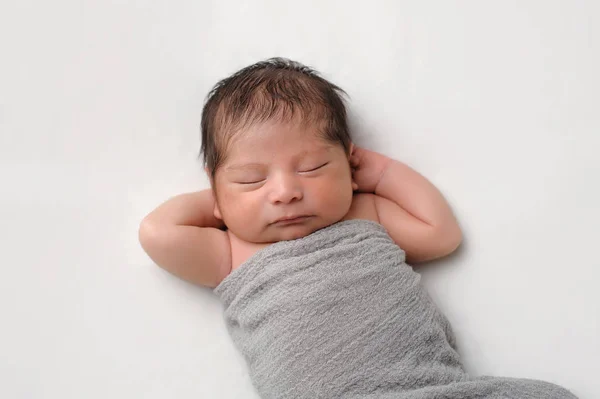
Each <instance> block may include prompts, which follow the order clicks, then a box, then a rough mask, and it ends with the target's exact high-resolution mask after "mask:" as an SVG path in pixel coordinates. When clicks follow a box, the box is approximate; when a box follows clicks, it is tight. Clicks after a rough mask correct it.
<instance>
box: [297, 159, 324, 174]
mask: <svg viewBox="0 0 600 399" xmlns="http://www.w3.org/2000/svg"><path fill="white" fill-rule="evenodd" d="M328 163H329V162H325V163H324V164H323V165H319V166H317V167H316V168H312V169H308V170H301V171H300V173H308V172H314V171H315V170H319V169H321V168H322V167H324V166H325V165H327V164H328Z"/></svg>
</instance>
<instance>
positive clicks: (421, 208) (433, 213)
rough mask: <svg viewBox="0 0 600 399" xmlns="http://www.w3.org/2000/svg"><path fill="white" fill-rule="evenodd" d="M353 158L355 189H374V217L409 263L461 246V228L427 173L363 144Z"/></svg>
mask: <svg viewBox="0 0 600 399" xmlns="http://www.w3.org/2000/svg"><path fill="white" fill-rule="evenodd" d="M351 163H352V164H353V166H355V168H356V169H355V171H354V173H353V176H354V180H355V182H356V183H357V184H358V187H359V188H358V189H359V191H361V192H367V193H374V194H375V195H374V196H373V199H372V202H371V204H372V206H374V208H375V213H376V214H377V218H378V219H379V222H380V223H381V224H382V225H383V226H384V227H385V228H386V229H387V230H388V232H389V234H390V236H391V237H392V238H393V239H394V241H395V242H396V243H397V244H398V245H399V246H400V247H401V248H402V249H404V251H405V252H406V255H407V259H408V261H409V262H413V263H415V262H423V261H427V260H432V259H436V258H440V257H442V256H445V255H448V254H449V253H451V252H453V251H454V250H455V249H456V248H457V247H458V246H459V245H460V243H461V241H462V233H461V230H460V227H459V226H458V223H457V221H456V219H455V217H454V215H453V213H452V211H451V209H450V207H449V205H448V203H447V202H446V200H445V199H444V197H443V196H442V194H441V193H440V192H439V191H438V189H437V188H435V186H434V185H433V184H431V183H430V182H429V181H428V180H427V179H426V178H425V177H423V176H421V175H420V174H419V173H417V172H416V171H414V170H413V169H411V168H410V167H408V166H407V165H405V164H403V163H401V162H399V161H396V160H393V159H391V158H388V157H386V156H384V155H382V154H379V153H376V152H373V151H369V150H365V149H363V148H355V150H354V152H353V155H352V157H351ZM369 202H370V201H369Z"/></svg>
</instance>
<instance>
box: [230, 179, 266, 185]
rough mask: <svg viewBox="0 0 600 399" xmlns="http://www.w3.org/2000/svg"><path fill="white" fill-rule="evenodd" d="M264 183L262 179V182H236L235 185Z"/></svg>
mask: <svg viewBox="0 0 600 399" xmlns="http://www.w3.org/2000/svg"><path fill="white" fill-rule="evenodd" d="M263 181H264V179H262V180H255V181H238V182H236V183H237V184H246V185H248V184H258V183H262V182H263Z"/></svg>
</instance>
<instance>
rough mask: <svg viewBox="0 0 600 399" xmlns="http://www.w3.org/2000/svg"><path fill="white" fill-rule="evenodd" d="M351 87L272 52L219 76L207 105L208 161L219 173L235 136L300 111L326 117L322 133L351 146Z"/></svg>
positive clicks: (204, 148)
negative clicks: (348, 94) (345, 97)
mask: <svg viewBox="0 0 600 399" xmlns="http://www.w3.org/2000/svg"><path fill="white" fill-rule="evenodd" d="M342 95H346V92H345V91H344V90H342V89H341V88H339V87H338V86H336V85H334V84H333V83H331V82H329V81H328V80H326V79H324V78H323V77H321V76H320V75H319V73H318V72H316V71H315V70H313V69H311V68H309V67H307V66H305V65H302V64H301V63H299V62H296V61H292V60H289V59H286V58H279V57H276V58H270V59H267V60H265V61H260V62H257V63H256V64H253V65H250V66H248V67H245V68H243V69H241V70H239V71H238V72H236V73H234V74H233V75H231V76H229V77H227V78H225V79H223V80H221V81H220V82H218V83H217V84H216V85H215V86H214V87H213V89H212V90H211V91H210V92H209V93H208V96H207V97H206V103H205V104H204V108H203V110H202V122H201V133H202V145H201V148H200V156H201V155H204V166H205V167H206V168H207V169H208V171H209V173H210V177H211V179H214V177H215V173H216V170H217V168H218V167H219V166H220V165H222V163H223V162H224V160H225V154H226V149H227V146H228V144H229V143H230V141H231V138H232V137H233V136H234V135H235V134H236V133H237V132H240V131H241V130H243V129H244V128H247V127H249V126H251V125H253V124H255V123H261V122H266V121H268V120H271V119H275V118H277V119H278V120H279V121H281V122H287V121H291V120H292V119H293V118H294V117H295V116H298V115H299V116H301V121H302V123H303V124H309V123H315V124H316V123H321V125H320V126H321V128H320V131H319V133H320V134H321V135H322V137H323V138H324V139H326V140H328V141H331V142H333V143H339V144H341V145H342V146H343V147H344V149H345V151H346V152H347V153H348V152H349V151H350V142H351V139H350V133H349V131H348V123H347V119H346V107H345V105H344V101H343V99H342Z"/></svg>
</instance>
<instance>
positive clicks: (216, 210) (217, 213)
mask: <svg viewBox="0 0 600 399" xmlns="http://www.w3.org/2000/svg"><path fill="white" fill-rule="evenodd" d="M213 197H214V200H215V201H214V202H215V206H214V208H213V215H215V217H216V218H217V219H219V220H223V215H222V214H221V210H220V209H219V204H218V203H217V197H216V196H215V191H214V190H213Z"/></svg>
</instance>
